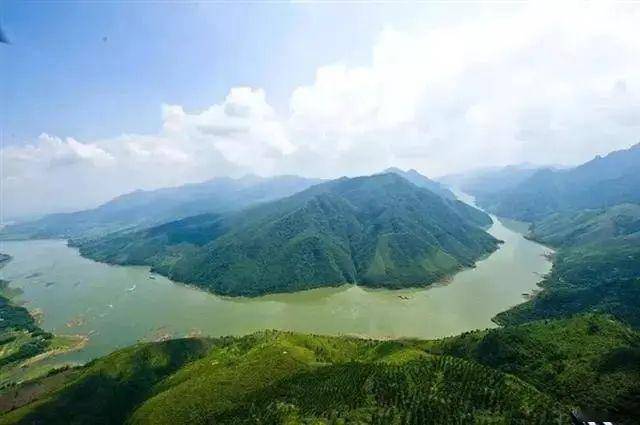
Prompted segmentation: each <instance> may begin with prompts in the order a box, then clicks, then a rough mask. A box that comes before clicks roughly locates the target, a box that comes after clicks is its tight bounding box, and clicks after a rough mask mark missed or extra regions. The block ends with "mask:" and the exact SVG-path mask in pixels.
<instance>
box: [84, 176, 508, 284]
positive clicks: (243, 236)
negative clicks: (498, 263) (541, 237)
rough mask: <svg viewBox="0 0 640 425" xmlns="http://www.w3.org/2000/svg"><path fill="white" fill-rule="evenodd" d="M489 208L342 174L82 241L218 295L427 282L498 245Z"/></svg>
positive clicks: (97, 253) (92, 249) (116, 259)
mask: <svg viewBox="0 0 640 425" xmlns="http://www.w3.org/2000/svg"><path fill="white" fill-rule="evenodd" d="M490 224H491V219H490V217H489V216H488V215H486V214H485V213H483V212H481V211H479V210H476V209H475V208H473V207H470V206H468V205H466V204H464V203H462V202H461V201H457V200H452V199H449V198H448V197H447V198H445V197H442V196H439V195H436V194H435V193H433V192H431V191H430V190H428V189H425V188H422V187H418V186H416V185H415V184H412V183H411V182H409V181H408V180H406V179H405V178H403V177H401V176H399V175H398V174H396V173H386V174H378V175H373V176H369V177H357V178H341V179H338V180H333V181H329V182H326V183H321V184H318V185H315V186H313V187H310V188H308V189H306V190H304V191H302V192H299V193H297V194H295V195H292V196H290V197H287V198H284V199H280V200H277V201H272V202H268V203H262V204H260V205H256V206H254V207H251V208H248V209H245V210H243V211H238V212H230V213H226V214H204V215H198V216H194V217H189V218H186V219H183V220H179V221H174V222H169V223H165V224H163V225H160V226H156V227H151V228H148V229H144V230H139V231H135V232H118V233H115V234H111V235H108V236H106V237H102V238H97V239H94V240H88V241H87V240H84V241H76V242H75V243H76V244H77V245H78V246H79V248H80V252H81V253H82V254H83V255H85V256H87V257H90V258H93V259H96V260H99V261H104V262H109V263H117V264H147V265H150V266H152V268H153V269H154V270H155V271H157V272H159V273H162V274H165V275H167V276H169V277H170V278H172V279H174V280H178V281H182V282H187V283H193V284H197V285H199V286H201V287H204V288H207V289H209V290H212V291H214V292H217V293H220V294H228V295H260V294H264V293H270V292H283V291H294V290H301V289H309V288H314V287H320V286H327V285H338V284H343V283H358V284H361V285H366V286H371V287H379V286H385V287H406V286H418V285H427V284H430V283H433V282H434V281H437V280H439V279H442V278H444V277H446V276H449V275H451V274H453V273H455V272H456V271H458V270H460V269H462V268H464V267H469V266H472V265H473V264H474V262H475V261H476V260H477V259H479V258H480V257H482V256H484V255H487V254H488V253H490V252H492V251H493V250H495V249H496V248H497V245H498V243H499V242H498V241H497V240H496V239H495V238H493V237H492V236H490V235H489V234H488V233H486V232H485V231H484V230H483V229H482V227H484V226H488V225H490Z"/></svg>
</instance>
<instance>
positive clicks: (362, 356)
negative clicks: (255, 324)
mask: <svg viewBox="0 0 640 425" xmlns="http://www.w3.org/2000/svg"><path fill="white" fill-rule="evenodd" d="M209 347H210V348H209ZM565 415H566V408H563V407H562V406H561V405H560V404H558V403H556V402H555V401H554V400H553V399H552V398H551V397H549V396H547V395H544V394H543V393H541V392H539V391H538V390H536V389H535V388H534V387H533V386H531V385H528V384H526V383H524V382H522V381H521V380H519V379H517V378H514V377H512V376H508V375H504V374H502V373H500V372H497V371H494V370H491V369H489V368H486V367H484V366H481V365H478V364H477V363H474V362H469V361H465V360H461V359H456V358H453V357H449V356H430V355H428V354H426V353H424V352H423V351H421V350H417V349H415V348H412V347H411V343H402V342H375V341H367V340H358V339H347V338H331V337H318V336H310V335H297V334H290V333H281V332H264V333H259V334H254V335H251V336H248V337H244V338H224V339H217V340H207V339H204V340H203V339H191V340H175V341H169V342H164V343H153V344H145V345H138V346H134V347H131V348H128V349H125V350H122V351H119V352H116V353H113V354H111V355H109V356H107V357H105V358H102V359H99V360H97V361H95V362H93V363H91V364H89V365H87V366H86V367H84V368H83V371H82V373H81V374H80V375H79V376H74V377H73V379H71V381H70V382H69V383H68V384H67V385H66V387H64V388H63V389H61V390H59V391H57V392H54V393H52V394H49V395H47V396H45V397H44V398H43V399H42V400H39V401H37V402H35V403H33V404H31V405H28V406H25V407H23V408H21V409H18V410H16V411H14V412H12V413H10V414H8V415H6V416H4V417H3V418H2V419H0V422H1V423H32V422H34V421H37V422H44V423H48V424H57V423H60V424H62V423H64V424H80V423H123V422H126V423H132V424H134V423H135V424H142V423H148V424H204V423H229V424H237V423H345V422H353V421H355V422H357V423H373V424H375V423H380V424H383V423H398V424H400V423H423V422H424V420H425V419H426V418H429V420H430V421H432V422H431V423H435V424H451V423H461V422H462V421H471V422H472V423H501V424H512V423H516V424H517V423H521V424H531V423H534V424H535V423H538V424H547V423H558V424H560V423H563V422H562V420H563V419H565V418H566V416H565Z"/></svg>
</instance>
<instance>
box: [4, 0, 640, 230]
mask: <svg viewBox="0 0 640 425" xmlns="http://www.w3.org/2000/svg"><path fill="white" fill-rule="evenodd" d="M637 22H640V5H636V4H634V3H633V2H626V3H610V2H590V3H586V2H545V1H541V2H535V3H520V2H488V3H478V2H448V3H445V2H423V3H409V2H402V3H391V2H388V3H384V2H380V3H362V2H351V3H349V2H317V1H316V2H310V1H309V2H154V1H144V2H133V3H132V2H120V1H108V2H96V1H77V2H39V1H24V2H23V1H13V0H6V1H0V25H1V26H2V28H3V31H4V33H5V34H6V36H7V37H8V38H9V40H10V44H0V84H1V87H0V90H1V92H0V99H1V101H0V120H1V121H0V128H1V130H2V133H1V134H0V136H1V141H2V146H1V148H0V154H1V166H2V169H1V188H0V189H1V200H2V206H1V212H2V219H3V220H11V219H14V218H17V217H24V216H33V215H38V214H43V213H50V212H56V211H70V210H76V209H81V208H89V207H93V206H96V205H98V204H99V203H102V202H105V201H107V200H109V199H111V198H113V197H114V196H117V195H119V194H122V193H126V192H129V191H132V190H135V189H153V188H158V187H165V186H174V185H179V184H183V183H186V182H195V181H202V180H205V179H208V178H213V177H217V176H241V175H244V174H247V173H256V174H259V175H264V176H269V175H276V174H299V175H304V176H309V177H326V178H331V177H339V176H342V175H347V176H355V175H362V174H371V173H374V172H377V171H380V170H382V169H384V168H386V167H389V166H397V167H401V168H414V169H416V170H418V171H420V172H421V173H423V174H425V175H427V176H431V177H437V176H442V175H445V174H448V173H457V172H464V171H468V170H471V169H475V168H479V167H485V166H496V165H507V164H513V163H521V162H531V163H538V164H568V165H571V164H578V163H581V162H584V161H586V160H588V159H590V158H592V157H593V156H595V155H597V154H606V153H607V152H609V151H612V150H616V149H623V148H626V147H629V146H631V145H633V144H634V143H637V142H638V141H639V140H640V131H639V130H640V25H637Z"/></svg>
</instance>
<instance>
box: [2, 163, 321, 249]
mask: <svg viewBox="0 0 640 425" xmlns="http://www.w3.org/2000/svg"><path fill="white" fill-rule="evenodd" d="M320 181H321V180H319V179H307V178H304V177H298V176H276V177H270V178H264V177H259V176H254V175H247V176H245V177H242V178H239V179H233V178H228V177H221V178H216V179H212V180H208V181H205V182H202V183H195V184H187V185H183V186H178V187H170V188H163V189H158V190H151V191H143V190H138V191H135V192H131V193H127V194H125V195H122V196H119V197H117V198H115V199H113V200H111V201H109V202H107V203H105V204H103V205H101V206H99V207H97V208H94V209H90V210H84V211H78V212H73V213H61V214H51V215H47V216H45V217H43V218H41V219H39V220H35V221H30V222H25V223H21V224H15V225H10V226H7V227H5V228H4V229H2V231H0V238H13V239H19V238H27V239H29V238H32V239H33V238H73V237H80V236H96V235H100V234H104V233H108V232H112V231H116V230H121V229H125V228H132V227H146V226H152V225H154V224H159V223H163V222H167V221H171V220H177V219H180V218H184V217H189V216H192V215H196V214H203V213H208V212H225V211H232V210H237V209H241V208H244V207H246V206H248V205H251V204H255V203H259V202H266V201H270V200H273V199H278V198H282V197H284V196H288V195H291V194H293V193H296V192H299V191H301V190H304V189H306V188H308V187H309V186H312V185H314V184H316V183H319V182H320Z"/></svg>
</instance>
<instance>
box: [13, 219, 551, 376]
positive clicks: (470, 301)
mask: <svg viewBox="0 0 640 425" xmlns="http://www.w3.org/2000/svg"><path fill="white" fill-rule="evenodd" d="M506 224H507V225H505V223H503V222H501V221H500V220H498V219H494V223H493V225H492V226H491V228H490V229H489V232H490V233H491V234H492V235H493V236H494V237H496V238H497V239H500V240H503V241H504V243H503V244H502V245H501V246H500V249H498V250H497V251H495V252H494V253H492V254H491V255H489V256H488V257H486V258H484V259H482V260H480V261H478V262H477V264H476V266H475V267H474V268H469V269H465V270H462V271H461V272H460V273H457V274H456V275H454V276H453V277H452V278H451V279H449V280H448V281H447V282H446V283H445V282H442V283H441V284H437V285H432V286H430V287H428V288H413V289H399V290H388V289H369V288H362V287H358V286H354V285H346V286H340V287H335V288H333V287H332V288H320V289H313V290H308V291H301V292H296V293H283V294H272V295H267V296H262V297H257V298H244V297H220V296H216V295H214V294H211V293H209V292H205V291H202V290H199V289H196V288H193V287H189V286H186V285H182V284H176V283H174V282H172V281H170V280H168V279H167V278H165V277H163V276H160V275H153V274H151V273H150V270H149V268H148V267H142V266H110V265H106V264H103V263H97V262H94V261H91V260H88V259H86V258H83V257H81V256H80V255H79V254H78V252H77V250H75V249H73V248H70V247H68V246H67V244H66V241H63V240H39V241H14V242H3V247H4V249H5V250H6V251H7V252H8V253H9V254H11V255H13V257H14V259H13V260H12V261H11V262H10V263H9V264H8V265H7V267H6V268H5V270H4V274H5V276H6V277H7V278H10V279H11V280H12V285H11V286H12V287H15V288H19V289H21V290H22V291H23V294H22V295H21V296H20V297H21V298H22V299H23V300H25V301H26V302H28V303H29V304H28V305H29V309H30V310H31V311H33V310H35V309H40V310H41V311H42V313H43V322H42V324H41V326H42V327H43V328H44V329H46V330H47V331H50V332H52V333H61V334H62V333H68V332H72V333H76V334H85V335H89V334H90V335H91V337H90V340H89V341H88V343H87V344H86V346H84V347H83V348H81V349H78V350H75V351H73V352H70V353H66V354H62V355H59V356H55V360H56V362H70V363H74V364H76V363H85V362H87V361H90V360H92V359H94V358H96V357H99V356H102V355H105V354H107V353H109V352H111V351H113V350H115V349H118V348H122V347H125V346H128V345H131V344H134V343H136V342H137V341H154V340H157V339H166V338H167V337H168V336H171V337H174V338H176V337H183V336H188V335H190V334H193V333H194V330H197V333H198V334H201V335H203V336H213V337H218V336H225V335H236V336H241V335H246V334H249V333H252V332H256V331H258V330H261V329H265V328H270V329H280V330H287V331H296V332H304V333H313V334H325V335H361V336H366V337H369V338H375V339H389V338H403V337H409V338H423V339H433V338H441V337H446V336H451V335H455V334H459V333H462V332H468V331H471V330H474V329H485V328H492V327H495V326H496V324H495V323H494V322H492V320H491V319H492V318H493V317H494V316H495V315H496V314H498V313H499V312H501V311H504V310H506V309H508V308H510V307H512V306H514V305H516V304H519V303H522V302H524V301H526V297H525V296H523V294H525V293H527V294H528V293H531V292H532V291H533V290H535V289H537V288H538V286H537V283H538V281H539V280H540V275H544V274H546V273H548V271H549V270H550V269H551V263H549V262H548V261H547V259H546V258H544V257H543V254H544V253H545V252H546V251H547V250H546V248H544V247H542V246H541V245H539V244H536V243H535V242H532V241H528V240H526V239H524V238H523V237H522V233H519V232H518V231H516V230H514V229H513V228H514V226H513V225H512V224H513V223H511V222H507V223H506ZM520 227H526V226H520ZM131 288H135V289H134V290H131ZM49 360H52V359H49Z"/></svg>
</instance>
